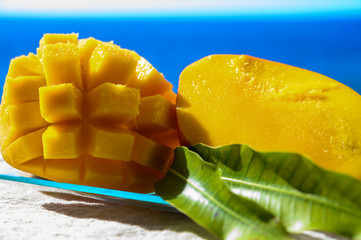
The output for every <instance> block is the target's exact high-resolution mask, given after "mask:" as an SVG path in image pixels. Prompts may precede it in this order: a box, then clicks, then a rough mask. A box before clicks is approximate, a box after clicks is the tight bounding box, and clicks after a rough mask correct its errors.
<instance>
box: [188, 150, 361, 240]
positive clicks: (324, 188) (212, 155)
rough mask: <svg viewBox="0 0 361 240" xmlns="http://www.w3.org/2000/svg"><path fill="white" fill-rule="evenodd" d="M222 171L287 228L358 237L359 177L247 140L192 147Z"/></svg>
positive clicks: (225, 178) (237, 189) (231, 185)
mask: <svg viewBox="0 0 361 240" xmlns="http://www.w3.org/2000/svg"><path fill="white" fill-rule="evenodd" d="M190 149H191V150H193V151H195V152H197V153H198V154H199V155H200V156H201V157H202V158H203V159H204V160H206V161H207V162H209V163H213V164H215V165H216V166H217V168H218V169H219V170H220V172H221V176H222V179H223V182H224V183H226V184H227V186H229V188H230V189H231V190H232V192H234V193H235V194H237V195H239V196H242V197H245V198H248V199H249V200H252V201H254V202H256V203H257V204H259V205H260V206H262V207H264V208H265V209H267V210H268V211H270V212H272V213H273V214H274V215H275V216H277V217H278V218H279V219H280V220H281V222H282V223H283V225H284V226H285V227H286V228H287V230H288V231H290V232H301V231H304V230H322V231H328V232H333V233H336V234H341V235H345V236H347V237H351V238H354V239H361V237H360V236H361V198H360V195H361V183H360V182H359V181H357V180H355V179H353V178H351V177H348V176H346V175H342V174H337V173H334V172H330V171H326V170H324V169H321V168H320V167H318V166H316V165H315V164H313V163H312V161H310V160H309V159H307V158H306V157H303V156H301V155H299V154H293V153H275V152H273V153H272V152H269V153H259V152H256V151H254V150H252V149H251V148H250V147H248V146H245V145H228V146H223V147H218V148H212V147H208V146H205V145H203V144H198V145H194V146H192V147H190Z"/></svg>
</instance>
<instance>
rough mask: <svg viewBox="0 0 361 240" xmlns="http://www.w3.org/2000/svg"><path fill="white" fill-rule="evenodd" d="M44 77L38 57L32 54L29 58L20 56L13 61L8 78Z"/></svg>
mask: <svg viewBox="0 0 361 240" xmlns="http://www.w3.org/2000/svg"><path fill="white" fill-rule="evenodd" d="M41 75H44V71H43V66H42V65H41V62H40V60H39V58H38V57H37V56H35V55H34V54H32V53H30V54H29V55H28V56H20V57H16V58H14V59H12V60H11V62H10V66H9V71H8V75H7V76H8V77H11V78H16V77H19V76H41Z"/></svg>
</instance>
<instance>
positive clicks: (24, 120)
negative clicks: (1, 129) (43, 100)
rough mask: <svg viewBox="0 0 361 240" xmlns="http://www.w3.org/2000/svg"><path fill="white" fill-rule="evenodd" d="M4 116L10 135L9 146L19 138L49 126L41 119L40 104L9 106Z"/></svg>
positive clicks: (8, 138) (30, 103)
mask: <svg viewBox="0 0 361 240" xmlns="http://www.w3.org/2000/svg"><path fill="white" fill-rule="evenodd" d="M4 115H6V116H3V117H4V118H6V121H7V123H6V124H7V125H8V126H9V128H10V129H9V130H10V133H9V135H8V137H7V141H6V142H7V144H8V143H10V142H11V141H13V140H15V139H16V138H17V137H19V136H21V135H24V134H27V133H30V132H32V131H35V130H38V129H40V128H43V127H45V126H47V125H48V123H47V122H46V121H45V120H44V119H43V118H42V117H41V114H40V108H39V102H28V103H20V104H16V105H8V106H7V107H6V109H5V113H4Z"/></svg>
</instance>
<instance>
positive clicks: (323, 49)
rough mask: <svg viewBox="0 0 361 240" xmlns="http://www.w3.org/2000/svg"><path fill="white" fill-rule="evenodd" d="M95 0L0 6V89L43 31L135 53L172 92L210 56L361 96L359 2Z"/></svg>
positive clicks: (360, 17)
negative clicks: (247, 60) (14, 61)
mask: <svg viewBox="0 0 361 240" xmlns="http://www.w3.org/2000/svg"><path fill="white" fill-rule="evenodd" d="M46 2H48V3H46ZM99 2H101V3H102V5H99V4H98V5H97V4H95V3H94V1H77V0H73V1H65V0H63V1H60V2H57V1H35V2H34V1H24V0H23V1H20V0H16V1H14V0H13V1H6V0H5V1H4V0H0V29H1V31H0V84H1V85H2V84H3V82H4V80H5V76H6V74H7V68H8V65H9V62H10V60H11V58H13V57H15V56H19V55H26V54H28V53H29V52H36V48H37V46H38V44H39V40H40V38H41V37H42V35H43V34H44V33H71V32H76V33H79V37H80V38H87V37H90V36H92V37H94V38H97V39H100V40H103V41H110V40H114V42H115V43H116V44H118V45H120V46H122V47H124V48H128V49H132V50H135V51H137V52H138V53H139V54H140V55H142V56H144V57H145V58H146V59H148V60H149V61H150V62H151V63H152V64H153V65H154V66H155V67H156V68H157V69H158V70H159V71H160V72H162V73H163V74H164V75H165V77H166V78H167V79H168V80H169V81H171V82H172V83H173V85H174V91H177V87H178V83H177V82H178V77H179V74H180V73H181V71H182V69H184V68H185V67H186V66H187V65H188V64H190V63H192V62H194V61H196V60H198V59H200V58H202V57H204V56H207V55H210V54H248V55H252V56H255V57H260V58H265V59H269V60H273V61H278V62H282V63H286V64H290V65H294V66H298V67H302V68H306V69H309V70H312V71H316V72H319V73H322V74H324V75H327V76H329V77H331V78H334V79H336V80H338V81H341V82H343V83H345V84H346V85H348V86H350V87H351V88H353V89H354V90H356V91H358V92H359V93H361V1H358V0H357V1H352V0H344V1H332V0H331V1H297V2H302V3H297V2H294V3H293V4H292V1H291V3H290V1H281V0H279V1H274V2H272V1H253V3H246V2H243V1H235V0H233V1H229V0H228V1H227V0H225V1H222V2H220V1H206V2H207V3H208V4H206V3H205V2H202V1H197V0H195V1H185V2H183V4H180V3H178V5H177V6H175V5H173V6H172V5H171V3H167V1H164V2H163V3H162V1H156V2H153V1H150V2H153V5H152V4H150V3H149V1H144V0H143V1H139V0H138V1H137V0H135V1H132V3H131V4H130V2H128V5H127V4H125V3H122V4H120V3H116V1H111V0H104V1H99ZM34 3H36V4H35V5H34ZM75 3H77V4H75ZM155 3H157V4H155ZM41 4H42V5H41ZM44 4H45V5H44ZM46 4H48V5H49V4H51V5H49V6H47V5H46ZM147 4H148V5H147ZM162 4H163V5H162ZM187 4H188V5H187ZM97 6H98V7H97ZM137 6H138V7H137Z"/></svg>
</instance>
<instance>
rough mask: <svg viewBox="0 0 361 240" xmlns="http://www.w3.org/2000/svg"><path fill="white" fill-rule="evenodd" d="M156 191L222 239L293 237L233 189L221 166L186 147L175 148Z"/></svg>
mask: <svg viewBox="0 0 361 240" xmlns="http://www.w3.org/2000/svg"><path fill="white" fill-rule="evenodd" d="M155 190H156V193H157V194H158V195H159V196H161V197H162V198H163V199H164V200H166V201H168V202H169V203H171V204H172V205H173V206H175V207H176V208H177V209H178V210H180V211H181V212H183V213H185V214H186V215H188V216H189V217H190V218H192V219H193V220H194V221H195V222H197V223H198V224H199V225H201V226H203V227H204V228H206V229H208V230H209V231H210V232H212V233H213V234H214V235H216V236H218V237H220V238H223V239H277V240H279V239H290V238H289V236H288V234H287V233H286V232H285V230H284V228H283V227H282V226H281V225H280V224H279V223H277V222H276V220H275V218H274V216H273V215H272V214H271V213H269V212H268V211H266V210H264V209H263V208H261V207H259V206H258V205H257V204H255V203H254V202H252V201H250V200H248V199H245V198H243V197H240V196H237V195H236V194H234V193H232V192H231V191H230V189H229V188H228V187H227V185H226V184H225V183H224V182H223V181H222V180H221V175H220V171H219V169H217V167H216V166H215V164H213V163H209V162H206V161H204V160H203V159H201V158H200V156H199V155H198V154H196V153H194V152H192V151H190V150H189V149H187V148H185V147H179V148H177V149H176V150H175V160H174V163H173V165H172V167H171V168H170V170H169V171H168V173H167V175H166V176H165V177H164V178H163V179H162V180H161V181H159V182H157V183H156V184H155Z"/></svg>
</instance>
